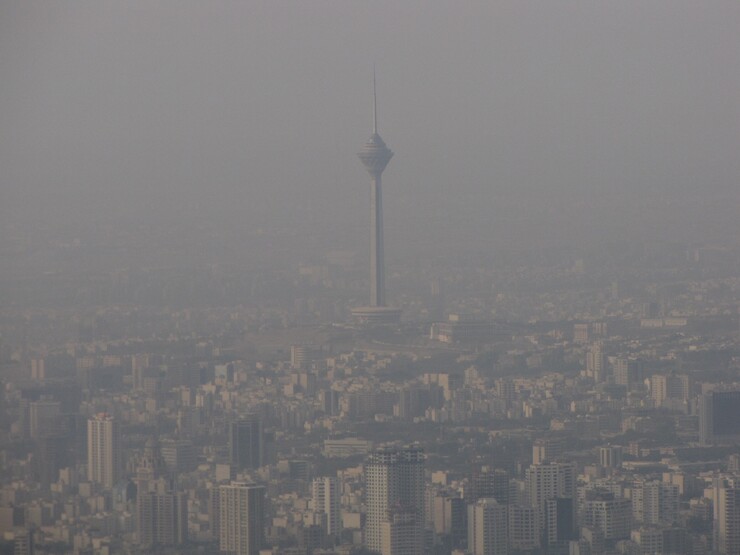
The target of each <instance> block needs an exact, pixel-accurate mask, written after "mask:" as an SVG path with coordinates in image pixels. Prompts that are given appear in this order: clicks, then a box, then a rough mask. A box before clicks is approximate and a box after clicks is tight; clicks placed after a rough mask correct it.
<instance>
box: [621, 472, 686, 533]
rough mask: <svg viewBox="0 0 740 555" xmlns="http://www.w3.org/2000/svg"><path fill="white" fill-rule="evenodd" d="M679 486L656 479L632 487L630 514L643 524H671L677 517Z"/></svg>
mask: <svg viewBox="0 0 740 555" xmlns="http://www.w3.org/2000/svg"><path fill="white" fill-rule="evenodd" d="M679 497H680V493H679V488H678V486H677V485H675V484H668V483H665V482H661V481H658V480H653V481H649V482H638V483H636V484H635V485H634V486H633V487H632V495H631V499H632V516H633V518H634V519H635V520H636V521H637V522H641V523H643V524H653V525H657V524H673V523H674V522H675V521H676V520H677V519H678V508H679Z"/></svg>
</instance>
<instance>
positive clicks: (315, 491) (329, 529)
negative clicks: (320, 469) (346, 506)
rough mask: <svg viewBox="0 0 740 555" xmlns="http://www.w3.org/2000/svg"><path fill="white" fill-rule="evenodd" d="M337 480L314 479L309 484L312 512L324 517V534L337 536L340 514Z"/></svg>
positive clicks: (339, 530)
mask: <svg viewBox="0 0 740 555" xmlns="http://www.w3.org/2000/svg"><path fill="white" fill-rule="evenodd" d="M340 497H341V496H340V491H339V480H338V479H337V478H336V477H333V476H324V477H321V478H314V480H313V482H312V483H311V502H312V505H313V510H314V511H316V512H319V513H322V514H323V515H325V518H326V533H327V534H328V535H330V536H331V535H334V536H337V535H339V533H340V532H341V527H342V512H341V505H340Z"/></svg>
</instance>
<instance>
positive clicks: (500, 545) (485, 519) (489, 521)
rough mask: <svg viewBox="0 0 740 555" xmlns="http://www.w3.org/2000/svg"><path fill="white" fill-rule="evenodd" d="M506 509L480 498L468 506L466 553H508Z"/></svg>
mask: <svg viewBox="0 0 740 555" xmlns="http://www.w3.org/2000/svg"><path fill="white" fill-rule="evenodd" d="M508 513H509V510H508V507H507V506H506V505H501V504H499V503H498V502H497V501H496V500H495V499H492V498H482V499H479V500H478V501H476V502H475V503H474V504H473V505H468V551H469V552H470V553H472V554H473V555H507V554H508V553H509V524H508Z"/></svg>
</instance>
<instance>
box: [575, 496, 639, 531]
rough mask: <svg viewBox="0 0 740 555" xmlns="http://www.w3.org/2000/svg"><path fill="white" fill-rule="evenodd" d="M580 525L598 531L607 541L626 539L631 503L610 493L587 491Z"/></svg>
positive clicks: (630, 522)
mask: <svg viewBox="0 0 740 555" xmlns="http://www.w3.org/2000/svg"><path fill="white" fill-rule="evenodd" d="M582 524H583V525H584V526H588V527H591V528H595V529H597V530H599V531H600V532H601V533H602V534H603V536H604V539H605V540H607V541H612V540H623V539H628V538H629V537H630V530H631V528H632V503H631V502H630V500H629V499H625V498H622V497H617V496H615V495H614V494H613V493H611V492H600V491H589V492H587V494H586V499H585V501H584V503H583V523H582Z"/></svg>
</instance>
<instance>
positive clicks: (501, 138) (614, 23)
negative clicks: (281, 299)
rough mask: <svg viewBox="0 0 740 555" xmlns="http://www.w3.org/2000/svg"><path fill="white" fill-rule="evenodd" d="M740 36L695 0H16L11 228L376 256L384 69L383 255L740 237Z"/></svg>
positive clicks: (7, 216)
mask: <svg viewBox="0 0 740 555" xmlns="http://www.w3.org/2000/svg"><path fill="white" fill-rule="evenodd" d="M738 29H740V3H737V2H696V1H694V0H692V1H678V0H670V1H660V2H659V1H655V2H645V1H642V0H639V1H637V0H635V1H632V0H630V1H623V2H550V1H544V2H522V1H518V0H517V1H511V2H482V3H472V2H471V3H459V2H449V3H442V2H410V1H409V2H396V1H382V2H364V3H359V2H343V1H341V2H339V1H338V2H263V3H258V2H189V1H183V0H165V1H160V2H150V1H127V2H99V1H97V0H96V1H89V2H88V1H75V2H38V1H32V0H23V1H5V2H3V3H2V4H1V5H0V129H1V130H2V131H1V133H0V195H1V197H0V218H2V220H3V224H2V225H3V229H4V230H5V231H4V232H3V235H4V236H6V237H7V236H8V232H7V230H8V229H11V230H12V231H14V232H15V231H17V230H19V229H21V230H22V229H27V228H43V229H48V230H52V231H53V230H57V229H58V230H64V229H73V231H71V232H70V233H72V234H73V235H79V236H80V237H82V238H83V241H84V238H85V237H87V236H91V235H95V234H96V233H98V231H99V229H100V226H102V225H112V226H116V225H120V226H121V227H122V228H125V227H126V226H131V225H151V224H152V223H153V222H154V223H157V222H159V223H160V224H165V225H167V226H170V229H174V230H176V231H175V232H176V233H182V235H183V236H184V237H187V236H191V235H197V234H198V233H201V232H202V230H203V229H205V228H208V229H210V228H209V227H208V226H216V227H218V226H219V225H223V226H231V228H232V229H234V230H236V231H234V233H236V236H237V237H238V236H239V234H240V233H244V236H245V237H246V236H247V235H249V234H250V233H255V232H256V230H259V231H260V233H262V232H266V233H274V234H277V235H281V236H285V237H291V236H295V237H303V238H304V239H302V240H304V241H305V237H306V236H312V237H315V238H316V239H315V242H313V243H310V244H307V245H308V247H310V248H315V249H316V250H317V252H318V251H326V250H330V249H336V248H350V249H356V250H358V251H360V252H364V246H365V244H366V237H367V236H368V235H367V232H368V226H369V222H368V217H367V209H368V191H367V188H368V183H367V177H366V175H365V174H364V170H363V168H362V166H361V164H360V163H359V162H358V161H357V159H356V157H355V152H356V151H358V149H359V148H361V146H362V144H363V143H364V141H365V140H366V139H367V137H368V136H369V134H370V132H371V96H370V95H371V88H370V87H371V85H370V83H371V71H372V69H371V68H372V64H373V63H375V64H376V66H377V68H378V91H379V110H380V118H379V127H380V132H381V134H382V136H383V138H384V139H385V140H386V142H387V143H388V145H389V147H390V148H391V149H393V151H394V152H395V153H396V156H395V157H394V159H393V161H392V163H391V164H390V166H389V168H388V170H387V172H386V174H385V183H386V194H385V202H386V207H385V216H386V226H387V235H386V237H387V252H388V254H389V255H390V256H393V255H394V254H395V255H400V254H403V253H405V252H411V251H413V250H415V249H421V250H423V249H431V248H435V249H453V248H455V245H472V244H475V245H476V246H477V247H482V248H485V247H488V246H491V247H495V246H500V245H514V246H524V247H541V246H543V245H547V244H550V243H558V242H559V243H568V242H576V243H578V242H587V241H589V240H592V239H612V238H614V239H633V238H637V237H641V238H644V237H651V236H654V237H655V238H658V239H678V240H682V241H703V240H712V241H717V240H722V239H723V238H724V239H727V240H732V241H734V240H735V239H736V238H737V236H738V231H740V225H738V223H737V222H738V219H737V214H738V207H739V205H740V202H739V197H740V194H739V193H738V185H739V182H740V156H738V148H739V147H740V95H738V90H740V57H739V56H738V52H740V33H738ZM204 222H205V223H204ZM204 226H205V228H204ZM199 230H200V231H199ZM214 233H216V232H214ZM244 245H245V247H244V248H245V249H247V248H248V246H247V245H248V242H247V241H245V243H244Z"/></svg>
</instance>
